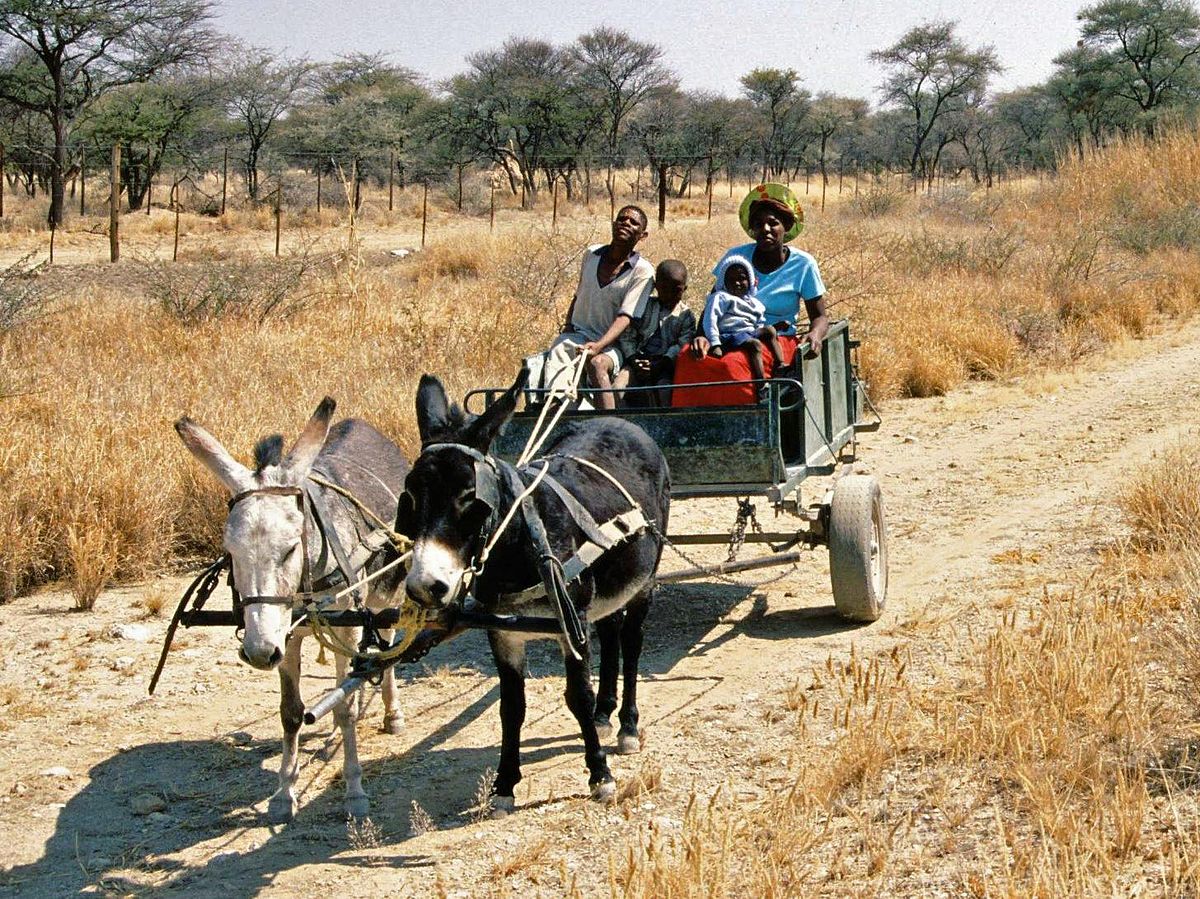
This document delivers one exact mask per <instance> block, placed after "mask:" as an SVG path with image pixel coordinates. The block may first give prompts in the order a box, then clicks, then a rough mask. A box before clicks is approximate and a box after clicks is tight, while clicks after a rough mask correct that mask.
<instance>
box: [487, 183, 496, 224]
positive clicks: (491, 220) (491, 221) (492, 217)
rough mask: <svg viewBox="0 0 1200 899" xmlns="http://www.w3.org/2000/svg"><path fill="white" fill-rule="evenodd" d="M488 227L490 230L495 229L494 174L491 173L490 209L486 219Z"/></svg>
mask: <svg viewBox="0 0 1200 899" xmlns="http://www.w3.org/2000/svg"><path fill="white" fill-rule="evenodd" d="M488 228H489V229H490V230H492V231H495V230H496V176H495V174H493V175H492V211H491V215H490V218H489V219H488Z"/></svg>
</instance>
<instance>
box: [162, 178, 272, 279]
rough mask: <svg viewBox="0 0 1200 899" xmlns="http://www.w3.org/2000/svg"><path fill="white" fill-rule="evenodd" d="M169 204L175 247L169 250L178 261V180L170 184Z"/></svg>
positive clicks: (172, 257)
mask: <svg viewBox="0 0 1200 899" xmlns="http://www.w3.org/2000/svg"><path fill="white" fill-rule="evenodd" d="M171 206H172V208H174V210H175V247H174V249H172V250H171V261H172V262H178V261H179V182H178V181H176V182H175V183H174V184H173V185H172V186H171ZM276 255H278V253H276Z"/></svg>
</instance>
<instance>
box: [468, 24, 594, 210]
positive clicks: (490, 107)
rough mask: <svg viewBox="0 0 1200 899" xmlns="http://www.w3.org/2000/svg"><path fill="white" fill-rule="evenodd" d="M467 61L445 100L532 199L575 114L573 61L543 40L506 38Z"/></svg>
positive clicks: (485, 152) (483, 148) (482, 148)
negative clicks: (465, 69)
mask: <svg viewBox="0 0 1200 899" xmlns="http://www.w3.org/2000/svg"><path fill="white" fill-rule="evenodd" d="M468 62H469V63H470V66H471V71H469V72H467V73H466V74H463V75H458V76H455V77H454V78H453V79H451V81H450V83H449V84H448V85H447V92H448V94H449V101H450V103H451V104H452V106H453V108H454V109H455V110H456V111H457V113H458V114H459V115H462V116H464V117H465V120H466V121H468V122H469V123H470V124H471V129H472V132H473V133H474V135H475V140H476V145H477V146H478V147H479V149H480V151H481V154H482V155H485V156H487V157H488V158H490V159H492V160H493V161H494V162H496V163H498V164H500V165H501V166H503V167H504V169H505V171H506V172H507V173H508V176H509V183H510V186H511V187H512V188H513V190H514V192H515V190H516V187H517V185H518V183H520V184H522V185H524V187H525V190H526V191H527V194H528V200H529V201H532V200H533V199H534V198H535V197H536V196H537V189H538V185H537V179H536V175H537V173H538V172H539V171H544V170H545V168H546V165H547V162H548V161H549V160H550V159H552V158H553V157H555V156H556V155H560V154H561V153H562V151H563V146H564V140H563V135H564V133H565V132H566V131H568V130H571V129H572V127H573V123H574V122H576V121H577V120H578V118H579V115H578V113H579V109H578V107H579V104H578V102H577V100H578V98H577V96H576V94H575V76H576V64H575V61H574V60H573V59H572V57H571V56H570V55H569V54H567V53H565V52H563V51H562V50H559V49H557V48H555V47H554V46H552V45H551V44H549V43H546V42H545V41H538V40H510V41H507V42H506V43H505V44H504V45H503V47H501V48H500V49H499V50H490V51H486V52H483V53H476V54H473V55H472V56H470V57H468Z"/></svg>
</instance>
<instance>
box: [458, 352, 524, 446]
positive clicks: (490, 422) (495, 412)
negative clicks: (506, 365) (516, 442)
mask: <svg viewBox="0 0 1200 899" xmlns="http://www.w3.org/2000/svg"><path fill="white" fill-rule="evenodd" d="M528 380H529V370H528V369H526V368H522V369H521V371H520V372H519V373H518V374H517V380H516V381H514V382H513V385H512V387H510V388H508V390H506V391H504V393H503V395H501V397H500V399H498V400H496V402H494V403H492V404H491V405H490V406H488V407H487V410H486V411H485V412H484V413H483V414H482V415H480V416H479V417H478V418H476V419H475V420H474V421H472V422H471V423H470V424H469V425H467V427H466V429H465V430H464V431H463V433H462V439H461V441H460V442H462V443H464V444H466V445H467V446H469V447H472V448H474V449H477V450H479V451H480V452H481V453H486V452H487V451H488V447H489V446H491V445H492V440H494V439H495V437H496V434H498V433H499V432H500V428H502V427H503V426H504V423H505V422H506V421H508V420H509V419H510V418H512V414H513V412H515V411H516V409H517V397H518V396H520V394H521V391H522V390H524V389H525V384H526V382H527V381H528Z"/></svg>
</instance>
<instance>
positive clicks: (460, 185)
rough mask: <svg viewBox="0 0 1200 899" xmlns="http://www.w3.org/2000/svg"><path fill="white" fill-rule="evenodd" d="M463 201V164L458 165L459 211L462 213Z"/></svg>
mask: <svg viewBox="0 0 1200 899" xmlns="http://www.w3.org/2000/svg"><path fill="white" fill-rule="evenodd" d="M462 201H463V164H462V163H461V162H460V163H459V164H458V211H459V212H462Z"/></svg>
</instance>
